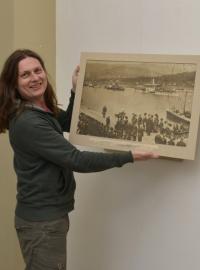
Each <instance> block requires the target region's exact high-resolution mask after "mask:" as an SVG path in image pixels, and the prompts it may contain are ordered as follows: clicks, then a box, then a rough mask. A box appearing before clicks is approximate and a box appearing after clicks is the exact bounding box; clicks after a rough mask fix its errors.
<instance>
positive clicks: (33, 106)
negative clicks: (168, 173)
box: [0, 49, 158, 270]
mask: <svg viewBox="0 0 200 270" xmlns="http://www.w3.org/2000/svg"><path fill="white" fill-rule="evenodd" d="M78 73H79V67H77V68H76V69H75V71H74V74H73V76H72V82H73V83H72V85H73V89H72V91H71V98H70V103H69V106H68V109H67V111H66V112H65V111H62V110H61V109H59V108H58V104H57V99H56V96H55V94H54V91H53V89H52V86H51V84H50V83H49V81H48V78H47V72H46V68H45V65H44V62H43V60H42V59H41V57H40V56H39V55H38V54H37V53H35V52H33V51H31V50H26V49H25V50H16V51H15V52H13V53H12V54H11V55H10V56H9V57H8V59H7V60H6V62H5V64H4V66H3V69H2V72H1V75H0V133H3V132H5V131H6V130H7V129H8V130H9V139H10V143H11V146H12V148H13V151H14V169H15V172H16V175H17V205H16V210H15V228H16V231H17V235H18V238H19V243H20V247H21V251H22V254H23V258H24V261H25V263H26V269H34V270H36V269H37V270H40V269H41V270H45V269H48V270H49V269H66V235H67V232H68V229H69V218H68V213H69V212H70V211H72V210H73V209H74V191H75V180H74V176H73V171H75V172H84V173H88V172H98V171H103V170H106V169H110V168H113V167H121V166H122V165H124V164H126V163H128V162H133V161H134V160H146V159H150V158H157V157H158V156H157V155H155V154H153V153H145V152H144V153H142V152H134V153H133V151H129V152H124V153H93V152H87V151H79V150H78V149H76V148H75V147H74V146H73V145H71V144H70V143H69V142H68V141H67V140H66V139H65V138H64V137H63V131H69V128H70V122H71V114H72V108H73V101H74V91H75V88H76V82H77V76H78Z"/></svg>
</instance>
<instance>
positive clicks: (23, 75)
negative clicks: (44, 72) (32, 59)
mask: <svg viewBox="0 0 200 270" xmlns="http://www.w3.org/2000/svg"><path fill="white" fill-rule="evenodd" d="M28 75H29V74H28V73H23V74H22V75H21V77H22V78H23V79H25V78H28Z"/></svg>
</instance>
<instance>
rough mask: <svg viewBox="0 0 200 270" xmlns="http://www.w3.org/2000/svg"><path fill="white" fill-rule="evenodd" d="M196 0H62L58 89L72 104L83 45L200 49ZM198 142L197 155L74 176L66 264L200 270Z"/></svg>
mask: <svg viewBox="0 0 200 270" xmlns="http://www.w3.org/2000/svg"><path fill="white" fill-rule="evenodd" d="M199 10H200V2H199V0H190V1H188V0H168V1H166V0H151V1H149V0H124V1H117V0H101V1H94V0H84V1H80V0H79V1H78V0H68V1H66V0H59V1H57V89H59V90H58V92H57V93H58V97H59V102H60V103H63V104H64V105H66V104H67V96H68V93H69V92H66V90H65V89H69V88H70V87H71V73H72V70H73V68H74V67H75V65H76V64H77V63H78V62H79V55H80V52H81V51H96V52H98V51H101V52H102V51H104V52H124V53H138V52H139V53H172V54H173V53H175V54H200V31H199V24H200V17H199ZM199 161H200V146H199V145H198V147H197V155H196V160H195V161H182V162H180V161H172V160H157V161H149V162H141V163H135V164H134V165H132V164H129V165H126V166H125V167H123V168H122V169H112V170H109V171H105V172H102V173H96V174H76V179H77V191H76V210H75V211H74V212H72V214H71V228H70V233H69V238H68V239H69V240H68V266H69V268H68V269H69V270H76V269H79V270H90V269H95V270H122V269H124V270H133V269H135V270H144V269H148V270H161V269H162V270H169V269H170V270H177V269H181V270H188V269H192V270H199V269H200V258H199V250H200V237H199V235H200V214H199V213H200V211H199V209H200V195H199V194H200V180H199V179H200V177H199V176H200V169H199Z"/></svg>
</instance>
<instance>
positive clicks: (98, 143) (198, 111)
mask: <svg viewBox="0 0 200 270" xmlns="http://www.w3.org/2000/svg"><path fill="white" fill-rule="evenodd" d="M88 61H117V62H118V61H120V62H124V63H127V62H133V61H134V62H141V63H142V62H144V63H148V62H149V63H152V62H155V63H169V64H179V63H180V64H195V65H196V66H197V70H196V76H195V84H194V93H193V102H192V112H191V120H190V135H189V138H188V142H187V146H186V147H178V146H170V145H162V144H145V143H139V142H134V141H128V140H122V139H114V138H105V137H96V136H90V135H82V134H77V126H78V121H79V112H80V106H81V97H82V91H83V84H84V78H85V73H86V64H87V62H88ZM199 115H200V56H199V55H164V54H122V53H92V52H83V53H81V58H80V74H79V78H78V82H77V88H76V95H75V101H74V108H73V115H72V122H71V128H70V134H69V141H70V142H71V143H73V144H76V145H80V146H87V147H95V148H96V147H97V148H101V149H109V150H117V151H127V150H131V149H141V150H144V151H149V150H150V151H155V152H157V153H158V154H159V155H160V156H163V157H168V158H175V159H176V158H177V159H189V160H194V159H195V152H196V145H197V136H198V127H199Z"/></svg>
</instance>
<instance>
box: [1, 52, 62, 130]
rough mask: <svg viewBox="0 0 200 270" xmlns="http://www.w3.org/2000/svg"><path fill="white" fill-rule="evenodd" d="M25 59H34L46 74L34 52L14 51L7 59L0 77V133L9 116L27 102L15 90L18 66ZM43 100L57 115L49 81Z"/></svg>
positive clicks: (17, 111)
mask: <svg viewBox="0 0 200 270" xmlns="http://www.w3.org/2000/svg"><path fill="white" fill-rule="evenodd" d="M27 57H32V58H36V59H37V60H38V61H39V62H40V64H41V66H42V68H43V69H44V71H45V72H46V68H45V64H44V61H43V60H42V58H41V57H40V56H39V55H38V54H37V53H36V52H34V51H31V50H28V49H22V50H16V51H14V52H13V53H12V54H11V55H10V56H9V57H8V58H7V60H6V62H5V63H4V66H3V69H2V72H1V75H0V133H3V132H5V131H6V129H8V126H9V119H10V117H11V115H13V114H19V113H21V112H22V111H23V110H24V105H25V103H26V102H27V101H26V100H24V99H23V98H22V97H21V96H20V94H19V92H18V90H17V80H18V64H19V62H20V61H21V60H23V59H25V58H27ZM19 99H20V103H19V106H16V103H17V100H19ZM44 99H45V102H46V105H47V107H48V108H49V109H50V110H51V111H52V112H53V114H54V115H57V113H58V110H59V109H58V102H57V99H56V95H55V93H54V91H53V87H52V86H51V84H50V83H49V81H48V82H47V89H46V91H45V93H44Z"/></svg>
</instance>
